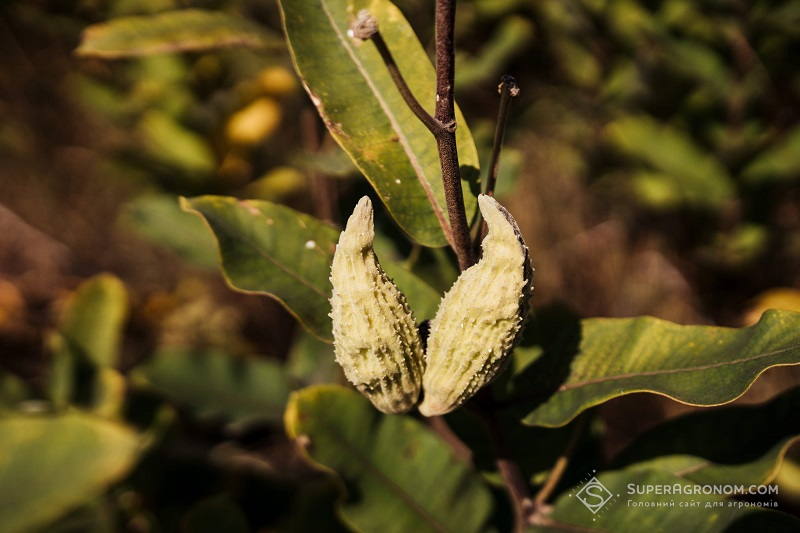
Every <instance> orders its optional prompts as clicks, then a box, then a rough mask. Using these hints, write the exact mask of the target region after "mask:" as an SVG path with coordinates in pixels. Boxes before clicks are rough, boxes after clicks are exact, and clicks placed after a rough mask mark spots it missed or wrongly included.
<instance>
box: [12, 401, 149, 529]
mask: <svg viewBox="0 0 800 533" xmlns="http://www.w3.org/2000/svg"><path fill="white" fill-rule="evenodd" d="M141 445H142V439H141V438H140V437H139V435H137V434H136V433H135V432H134V431H132V430H131V429H130V428H128V427H126V426H123V425H120V424H117V423H114V422H110V421H108V420H104V419H101V418H96V417H92V416H89V415H86V414H81V413H78V412H72V413H67V414H64V415H60V416H52V415H37V416H23V415H14V416H6V417H3V418H0V524H3V531H5V532H8V533H12V532H17V531H20V532H21V531H31V530H34V529H38V528H40V527H41V526H44V525H46V524H47V523H49V522H51V521H53V520H54V519H56V518H58V517H59V516H61V515H63V514H64V513H66V512H67V511H68V510H70V509H72V508H74V507H77V506H79V505H81V504H83V503H85V502H87V501H88V500H90V499H92V498H95V497H97V496H99V495H101V494H102V493H103V492H105V490H106V489H107V488H108V487H109V486H110V485H112V484H114V483H116V482H117V481H119V480H120V479H121V478H122V477H123V476H125V475H126V474H127V472H128V471H129V470H130V469H131V467H132V466H133V464H134V462H135V461H136V459H137V458H138V456H139V454H140V451H141Z"/></svg>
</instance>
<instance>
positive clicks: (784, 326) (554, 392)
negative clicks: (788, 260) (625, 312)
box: [498, 310, 800, 427]
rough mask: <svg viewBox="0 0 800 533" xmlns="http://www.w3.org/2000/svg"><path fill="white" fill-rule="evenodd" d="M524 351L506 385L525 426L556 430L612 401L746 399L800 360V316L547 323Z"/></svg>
mask: <svg viewBox="0 0 800 533" xmlns="http://www.w3.org/2000/svg"><path fill="white" fill-rule="evenodd" d="M534 327H535V328H536V329H538V330H539V332H540V339H539V345H538V346H532V347H527V348H523V347H520V348H517V350H516V352H515V354H514V360H513V361H512V370H511V372H510V376H509V377H507V378H505V380H503V381H505V382H506V386H505V387H503V386H502V385H501V384H502V383H503V381H501V382H500V383H498V388H499V389H500V388H506V389H507V390H505V391H502V390H501V391H498V392H499V393H500V394H504V395H506V396H507V398H506V400H505V401H506V402H508V403H510V404H514V405H515V409H519V410H520V411H519V412H520V413H521V414H522V415H523V423H525V424H529V425H536V426H545V427H556V426H561V425H564V424H566V423H567V422H569V421H570V420H572V419H573V418H574V417H575V416H577V415H578V413H580V412H581V411H584V410H586V409H588V408H590V407H593V406H595V405H599V404H601V403H603V402H605V401H607V400H610V399H612V398H617V397H619V396H623V395H626V394H632V393H635V392H652V393H656V394H661V395H664V396H668V397H669V398H672V399H674V400H677V401H679V402H682V403H686V404H690V405H705V406H712V405H721V404H724V403H728V402H731V401H733V400H734V399H736V398H738V397H739V396H741V395H742V394H743V393H744V392H745V391H746V390H747V389H748V388H749V387H750V385H751V384H752V383H753V381H755V379H756V378H757V377H758V376H759V375H760V374H761V373H762V372H764V371H765V370H767V369H768V368H771V367H773V366H783V365H796V364H798V363H800V334H798V332H799V331H800V313H792V312H788V311H775V310H772V311H767V312H766V313H764V316H763V317H762V318H761V320H760V321H759V322H758V324H755V325H753V326H751V327H748V328H742V329H731V328H722V327H711V326H679V325H677V324H672V323H670V322H666V321H664V320H659V319H656V318H651V317H639V318H625V319H604V318H598V319H588V320H583V321H580V322H577V321H561V322H556V323H555V324H550V323H547V322H546V321H543V322H540V323H538V324H536V325H535V326H534Z"/></svg>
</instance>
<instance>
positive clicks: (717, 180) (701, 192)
mask: <svg viewBox="0 0 800 533" xmlns="http://www.w3.org/2000/svg"><path fill="white" fill-rule="evenodd" d="M606 131H607V133H608V136H609V139H610V140H611V142H612V143H613V144H614V145H615V146H617V148H618V149H620V150H621V151H623V152H625V153H627V154H629V155H630V156H631V157H634V158H636V159H638V160H640V161H642V162H644V163H646V164H647V165H648V166H649V167H650V168H651V169H652V170H654V171H656V172H657V173H658V174H659V175H660V176H662V177H666V176H668V177H670V178H671V179H672V182H673V187H674V188H675V189H676V191H680V192H681V193H682V196H683V197H684V198H685V201H686V202H688V203H690V204H696V205H700V206H705V207H711V208H716V207H719V206H720V204H722V203H723V202H725V201H727V200H729V199H730V198H732V197H733V194H734V187H733V182H732V180H731V177H730V175H729V174H728V171H727V170H726V169H725V167H724V166H723V165H722V164H721V163H720V162H719V161H718V160H717V159H716V158H715V157H713V156H711V155H708V154H707V153H705V152H704V151H703V150H702V149H701V148H700V147H698V146H696V144H695V143H694V141H693V140H692V139H691V138H690V137H689V136H688V135H687V134H686V133H683V132H682V131H680V130H678V129H676V128H673V127H671V126H668V125H664V124H659V123H658V122H656V121H655V120H653V119H652V118H650V117H647V116H630V117H626V118H622V119H619V120H617V121H615V122H612V123H611V124H609V125H608V126H607V128H606Z"/></svg>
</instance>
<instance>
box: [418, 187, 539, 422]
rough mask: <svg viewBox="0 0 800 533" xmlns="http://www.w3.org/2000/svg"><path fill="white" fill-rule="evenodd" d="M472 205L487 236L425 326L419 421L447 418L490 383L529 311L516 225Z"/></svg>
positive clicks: (487, 203) (485, 203)
mask: <svg viewBox="0 0 800 533" xmlns="http://www.w3.org/2000/svg"><path fill="white" fill-rule="evenodd" d="M478 204H479V206H480V209H481V213H482V214H483V218H484V219H485V220H486V224H487V226H488V228H489V233H488V235H487V236H486V238H485V239H484V240H483V243H482V248H483V255H482V257H481V260H480V261H479V262H478V263H477V264H475V265H473V266H472V267H470V268H468V269H467V270H465V271H464V272H462V273H461V276H459V278H458V279H457V280H456V282H455V284H454V285H453V287H452V288H451V289H450V290H449V291H448V292H447V294H445V296H444V298H443V299H442V303H441V304H440V305H439V311H438V312H437V313H436V317H435V318H434V319H433V322H432V323H431V331H430V337H428V349H427V368H426V370H425V375H424V378H423V389H424V390H425V397H424V399H423V401H422V403H421V404H420V406H419V411H420V412H421V413H422V414H423V415H425V416H436V415H442V414H445V413H449V412H450V411H452V410H453V409H455V408H456V407H458V406H460V405H461V404H463V403H464V402H465V401H467V400H468V399H469V398H471V397H472V396H473V395H474V394H475V393H476V392H478V390H479V389H480V388H481V387H483V386H485V385H486V384H488V383H489V382H490V381H492V379H494V377H495V376H496V375H497V374H498V372H499V371H500V370H502V369H503V368H504V367H505V365H506V364H507V363H508V356H509V355H510V353H511V350H512V349H513V347H514V346H516V344H517V343H518V342H519V341H520V340H521V337H522V328H523V326H524V325H525V322H526V321H527V317H528V311H529V310H530V307H529V302H528V300H529V299H530V296H531V291H532V290H533V286H532V281H533V269H532V268H531V265H530V258H529V257H528V247H527V246H525V243H524V242H523V240H522V236H521V235H520V232H519V228H518V227H517V223H516V222H515V221H514V219H513V218H512V217H511V215H510V214H509V213H508V211H506V209H505V208H504V207H503V206H501V205H500V204H498V203H497V201H495V199H494V198H492V197H490V196H486V195H481V196H479V197H478Z"/></svg>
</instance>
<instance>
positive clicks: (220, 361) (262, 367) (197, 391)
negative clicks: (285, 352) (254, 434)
mask: <svg viewBox="0 0 800 533" xmlns="http://www.w3.org/2000/svg"><path fill="white" fill-rule="evenodd" d="M134 379H135V382H136V383H139V384H143V385H147V386H150V387H152V388H154V389H156V390H158V391H159V392H160V393H161V394H163V395H164V396H166V397H168V398H170V399H171V400H174V401H175V402H177V403H179V404H182V405H184V406H185V407H187V408H189V409H190V410H191V411H192V412H193V413H194V414H195V415H196V416H198V417H209V416H222V417H224V418H225V419H226V420H227V421H229V422H230V423H231V424H234V425H241V424H246V423H249V422H252V421H254V420H267V421H270V422H279V421H280V420H281V417H282V416H283V409H284V406H285V405H286V399H287V397H288V396H289V385H288V382H287V379H286V375H285V373H284V371H283V367H282V366H281V365H280V363H279V362H277V361H273V360H268V359H256V358H243V357H231V356H229V355H227V354H223V353H214V352H210V353H194V352H191V351H178V350H175V351H162V352H158V353H156V355H155V356H154V357H153V358H152V359H150V360H149V361H148V362H147V363H145V364H144V365H141V366H139V367H137V369H136V371H135V373H134Z"/></svg>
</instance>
